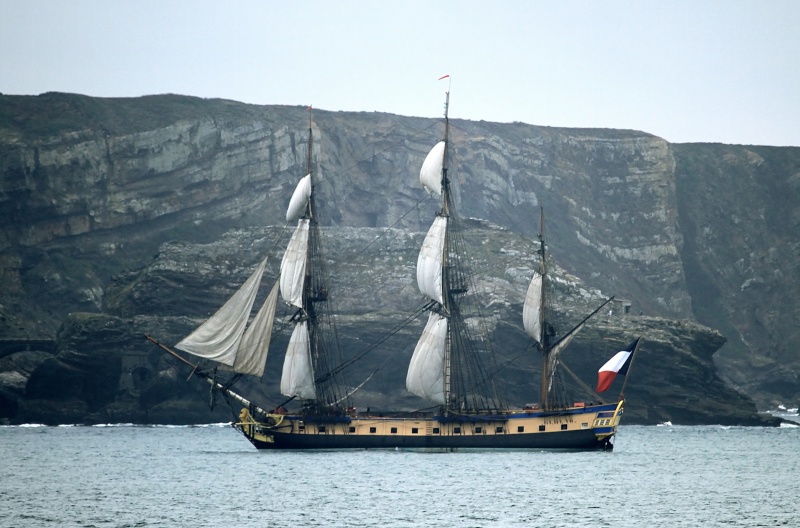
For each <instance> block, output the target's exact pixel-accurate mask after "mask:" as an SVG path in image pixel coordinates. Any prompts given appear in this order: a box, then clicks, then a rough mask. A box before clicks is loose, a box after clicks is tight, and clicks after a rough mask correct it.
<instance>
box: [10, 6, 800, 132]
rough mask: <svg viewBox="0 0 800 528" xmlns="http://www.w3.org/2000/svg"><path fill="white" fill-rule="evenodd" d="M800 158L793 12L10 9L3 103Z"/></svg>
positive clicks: (797, 36)
mask: <svg viewBox="0 0 800 528" xmlns="http://www.w3.org/2000/svg"><path fill="white" fill-rule="evenodd" d="M445 74H450V75H451V78H450V79H451V81H452V85H451V108H450V115H451V117H453V118H464V119H473V120H486V121H498V122H510V121H522V122H525V123H531V124H535V125H547V126H555V127H592V128H628V129H635V130H642V131H645V132H649V133H652V134H655V135H657V136H660V137H663V138H665V139H667V140H668V141H671V142H673V143H685V142H721V143H736V144H758V145H781V146H784V145H792V146H800V1H795V0H753V1H750V0H719V1H703V0H685V1H684V0H669V1H666V0H657V1H645V0H638V1H637V0H630V1H623V0H618V1H617V0H603V1H572V0H554V1H535V0H519V1H511V0H509V1H502V0H494V1H489V0H483V1H472V0H461V1H455V0H443V1H437V0H402V1H401V0H397V1H395V0H368V1H355V0H352V1H348V0H339V1H336V0H328V1H323V0H309V1H302V0H295V1H291V0H274V1H268V0H260V1H223V0H209V1H206V0H181V1H169V0H157V1H152V0H108V1H101V0H71V1H62V0H50V1H44V0H0V92H3V93H5V94H31V95H35V94H39V93H42V92H47V91H61V92H75V93H82V94H87V95H94V96H101V97H130V96H139V95H147V94H160V93H177V94H186V95H195V96H200V97H209V98H211V97H220V98H225V99H233V100H236V101H243V102H247V103H254V104H288V105H309V104H311V105H313V106H314V107H315V108H321V109H325V110H354V111H360V110H364V111H373V110H377V111H381V112H390V113H395V114H402V115H411V116H425V117H436V116H440V115H441V114H442V110H443V102H444V92H445V91H446V89H447V88H448V86H447V82H448V81H447V80H444V81H437V79H438V78H439V77H441V76H442V75H445Z"/></svg>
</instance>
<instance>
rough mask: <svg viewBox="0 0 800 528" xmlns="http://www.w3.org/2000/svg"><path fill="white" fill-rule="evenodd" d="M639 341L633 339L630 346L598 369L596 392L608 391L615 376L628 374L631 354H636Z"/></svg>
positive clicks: (631, 359) (631, 358)
mask: <svg viewBox="0 0 800 528" xmlns="http://www.w3.org/2000/svg"><path fill="white" fill-rule="evenodd" d="M640 339H642V338H641V337H639V338H637V339H635V340H634V341H633V342H632V343H631V344H630V345H628V346H627V347H625V348H624V349H623V350H620V351H619V352H617V353H616V354H614V357H612V358H611V359H609V360H608V361H606V364H605V365H603V366H602V367H600V370H598V371H597V389H596V390H597V392H604V391H606V390H608V388H609V387H610V386H611V384H612V383H613V382H614V378H616V377H617V374H620V375H622V376H625V375H626V374H628V369H629V368H630V367H631V362H632V361H633V353H634V352H636V348H637V347H638V346H639V340H640Z"/></svg>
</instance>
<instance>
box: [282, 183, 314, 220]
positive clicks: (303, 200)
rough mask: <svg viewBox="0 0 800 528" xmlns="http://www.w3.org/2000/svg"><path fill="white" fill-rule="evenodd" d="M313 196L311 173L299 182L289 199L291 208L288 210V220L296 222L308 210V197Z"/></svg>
mask: <svg viewBox="0 0 800 528" xmlns="http://www.w3.org/2000/svg"><path fill="white" fill-rule="evenodd" d="M309 198H311V175H310V174H307V175H306V176H304V177H303V178H302V179H301V180H300V181H299V182H298V183H297V187H295V189H294V193H293V194H292V199H291V200H289V208H288V209H287V210H286V221H287V222H294V221H295V220H297V219H298V218H300V217H301V216H303V213H305V211H306V205H308V199H309Z"/></svg>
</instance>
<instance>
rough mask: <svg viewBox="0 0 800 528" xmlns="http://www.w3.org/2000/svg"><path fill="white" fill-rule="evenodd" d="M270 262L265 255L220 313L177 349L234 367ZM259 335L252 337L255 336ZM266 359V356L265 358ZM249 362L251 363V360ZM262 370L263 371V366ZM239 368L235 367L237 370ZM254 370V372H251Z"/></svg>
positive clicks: (178, 345) (177, 346)
mask: <svg viewBox="0 0 800 528" xmlns="http://www.w3.org/2000/svg"><path fill="white" fill-rule="evenodd" d="M266 265H267V259H266V258H265V259H264V260H263V261H261V263H260V264H259V265H258V267H257V268H256V270H255V271H254V272H253V274H252V275H250V277H249V278H248V279H247V281H245V283H244V284H243V285H242V287H241V288H239V290H238V291H237V292H236V293H235V294H233V296H232V297H231V298H230V299H228V302H226V303H225V304H224V305H223V306H222V307H221V308H220V309H219V310H217V312H216V313H215V314H214V315H212V316H211V317H210V318H209V319H208V320H207V321H206V322H205V323H203V324H202V325H200V326H199V327H198V328H197V329H196V330H195V331H194V332H192V333H191V334H189V335H188V336H187V337H185V338H184V339H183V340H181V341H180V342H179V343H178V344H177V345H175V348H177V349H179V350H183V351H184V352H188V353H190V354H194V355H195V356H198V357H201V358H204V359H210V360H212V361H217V362H219V363H222V364H223V365H228V366H230V367H233V366H234V365H235V364H236V361H237V354H238V353H239V350H240V348H241V347H240V343H241V341H242V335H243V334H244V331H245V328H246V327H247V320H248V318H249V317H250V311H251V310H252V309H253V303H254V302H255V299H256V294H257V293H258V286H259V284H260V283H261V276H262V275H263V273H264V268H265V267H266ZM254 336H255V334H253V335H251V336H249V337H248V341H251V340H252V339H254V338H255V337H254ZM265 359H266V358H265ZM247 363H250V361H249V360H248V361H247ZM261 368H262V372H263V366H262V367H261ZM234 370H235V369H234ZM247 373H250V372H247Z"/></svg>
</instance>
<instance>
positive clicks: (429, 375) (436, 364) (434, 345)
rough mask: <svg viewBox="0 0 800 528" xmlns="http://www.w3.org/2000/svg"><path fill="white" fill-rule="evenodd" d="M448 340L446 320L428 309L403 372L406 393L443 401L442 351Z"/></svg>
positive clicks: (440, 402)
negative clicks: (426, 319) (412, 353)
mask: <svg viewBox="0 0 800 528" xmlns="http://www.w3.org/2000/svg"><path fill="white" fill-rule="evenodd" d="M446 340H447V319H446V318H444V317H442V316H441V315H439V314H437V313H436V312H431V313H430V315H429V316H428V324H426V325H425V330H423V331H422V337H420V339H419V342H418V343H417V346H416V348H415V349H414V355H412V356H411V363H410V364H409V366H408V374H407V375H406V388H407V389H408V390H409V392H412V393H414V394H416V395H417V396H420V397H422V398H426V399H428V400H430V401H432V402H435V403H439V404H444V403H445V395H444V394H445V387H444V351H445V346H446Z"/></svg>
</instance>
